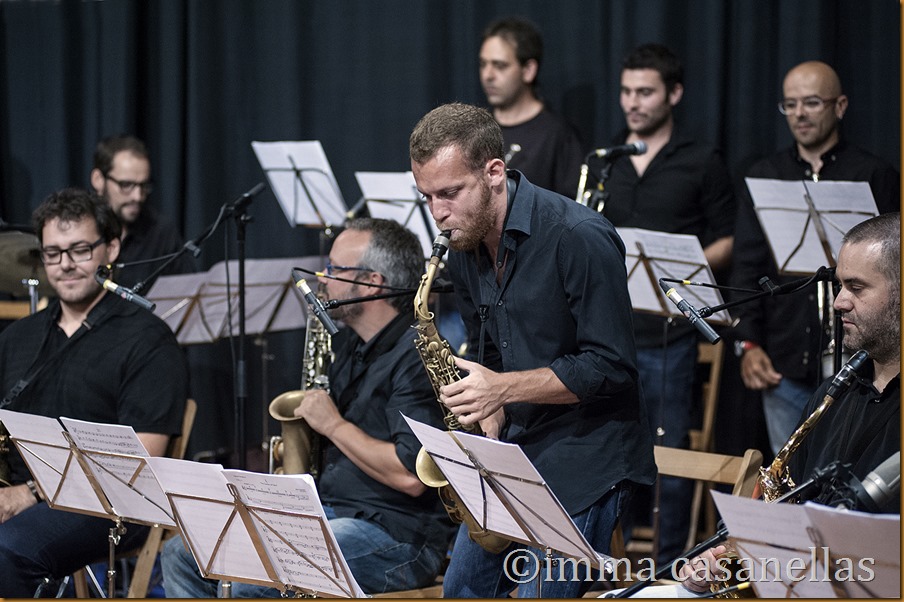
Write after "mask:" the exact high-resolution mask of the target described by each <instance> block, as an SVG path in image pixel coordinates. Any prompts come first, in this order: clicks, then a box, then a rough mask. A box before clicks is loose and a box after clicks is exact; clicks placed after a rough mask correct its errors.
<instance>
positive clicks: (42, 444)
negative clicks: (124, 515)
mask: <svg viewBox="0 0 904 602" xmlns="http://www.w3.org/2000/svg"><path fill="white" fill-rule="evenodd" d="M0 422H2V423H3V425H4V426H5V427H6V430H7V431H9V433H10V436H11V437H12V440H13V442H14V443H15V445H16V448H17V449H18V450H19V453H20V454H21V456H22V459H23V460H24V461H25V464H26V466H28V470H29V472H31V475H32V477H34V479H35V481H37V483H38V487H40V488H41V492H42V493H43V494H44V498H45V499H46V500H47V503H48V504H49V505H50V506H51V507H52V508H61V509H74V510H83V511H85V512H87V513H89V514H95V515H106V514H107V511H106V510H105V509H104V506H103V505H102V504H101V503H100V501H99V500H98V498H97V494H96V493H95V491H94V488H93V487H92V486H91V483H90V482H89V481H88V477H86V476H85V473H84V472H83V471H82V469H81V467H80V466H79V465H78V462H77V461H76V460H75V458H74V457H72V451H71V449H70V447H69V441H67V440H66V438H65V437H64V436H63V427H62V426H61V425H60V422H59V421H58V420H57V419H56V418H49V417H47V416H37V415H34V414H25V413H22V412H13V411H11V410H0ZM67 466H68V468H67ZM64 475H65V482H64V481H63V477H64Z"/></svg>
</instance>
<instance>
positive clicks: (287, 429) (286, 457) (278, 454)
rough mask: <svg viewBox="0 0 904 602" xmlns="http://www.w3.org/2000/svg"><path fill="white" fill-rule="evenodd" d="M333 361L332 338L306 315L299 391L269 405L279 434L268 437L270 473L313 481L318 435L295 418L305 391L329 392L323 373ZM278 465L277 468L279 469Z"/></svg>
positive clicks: (315, 475)
mask: <svg viewBox="0 0 904 602" xmlns="http://www.w3.org/2000/svg"><path fill="white" fill-rule="evenodd" d="M332 362H333V349H332V338H331V337H330V334H329V333H328V332H327V331H326V328H324V327H323V324H322V323H321V322H320V320H318V319H317V317H316V316H314V315H313V314H309V315H308V321H307V326H306V329H305V340H304V358H303V359H302V372H303V374H302V377H301V388H300V389H298V390H295V391H286V392H285V393H282V394H281V395H278V396H276V397H275V398H274V399H273V401H271V402H270V406H269V411H270V416H272V417H273V418H275V419H276V420H278V421H279V423H280V427H281V429H282V434H281V435H279V436H275V437H271V438H270V467H269V469H270V473H271V474H280V473H282V474H303V473H307V474H310V475H311V476H313V477H314V478H315V479H316V478H317V476H318V474H319V473H320V465H319V457H320V443H321V441H320V435H319V434H318V433H316V432H314V430H313V429H312V428H311V427H310V426H309V425H308V423H307V422H305V421H304V419H303V418H299V417H297V416H295V408H297V407H298V406H299V405H301V401H302V400H303V399H304V395H305V392H306V391H309V390H311V389H325V390H327V391H328V390H329V386H330V383H329V377H328V376H327V370H329V367H330V364H331V363H332ZM279 464H281V466H279Z"/></svg>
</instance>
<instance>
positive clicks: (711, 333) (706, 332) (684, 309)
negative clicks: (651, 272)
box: [659, 278, 722, 345]
mask: <svg viewBox="0 0 904 602" xmlns="http://www.w3.org/2000/svg"><path fill="white" fill-rule="evenodd" d="M659 287H660V288H661V289H662V292H664V293H665V296H666V297H668V298H669V299H671V300H672V302H673V303H674V304H675V305H677V306H678V309H679V310H680V311H681V313H683V314H684V316H685V317H686V318H687V319H688V320H690V321H691V324H693V325H694V327H695V328H696V329H697V331H698V332H699V333H700V334H702V335H703V337H704V338H705V339H706V340H707V341H709V343H710V344H711V345H715V344H716V343H718V342H719V340H720V339H721V338H722V337H720V336H719V335H718V334H716V331H715V330H713V327H712V326H710V325H709V324H707V323H706V320H704V319H703V318H702V317H701V316H700V312H698V311H697V308H695V307H694V306H693V305H691V304H690V303H688V302H687V301H685V300H684V298H683V297H682V296H681V295H679V294H678V291H676V290H675V289H674V288H669V286H668V285H667V284H666V283H665V282H664V281H663V280H662V279H661V278H660V279H659Z"/></svg>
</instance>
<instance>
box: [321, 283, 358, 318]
mask: <svg viewBox="0 0 904 602" xmlns="http://www.w3.org/2000/svg"><path fill="white" fill-rule="evenodd" d="M360 296H361V295H360V294H359V293H358V285H357V284H355V285H354V286H352V288H350V289H349V290H348V295H347V296H345V297H344V298H343V299H342V300H343V301H344V300H347V299H354V298H356V297H360ZM338 300H339V299H337V301H338ZM363 311H364V308H363V307H362V306H361V303H349V304H348V305H340V306H339V307H334V308H333V309H331V310H329V315H330V317H331V318H333V319H334V320H339V321H341V322H345V323H346V324H348V323H349V321H353V320H354V319H355V318H357V317H358V316H360V315H361V313H362V312H363Z"/></svg>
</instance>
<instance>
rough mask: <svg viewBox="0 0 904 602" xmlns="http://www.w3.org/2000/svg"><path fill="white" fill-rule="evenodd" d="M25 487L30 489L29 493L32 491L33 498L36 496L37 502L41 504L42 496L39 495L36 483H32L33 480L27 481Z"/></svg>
mask: <svg viewBox="0 0 904 602" xmlns="http://www.w3.org/2000/svg"><path fill="white" fill-rule="evenodd" d="M25 486H26V487H28V489H29V491H31V494H32V495H33V496H35V500H36V501H38V502H40V501H41V494H40V493H38V486H37V485H35V482H34V481H32V480H31V479H29V480H27V481H25Z"/></svg>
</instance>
